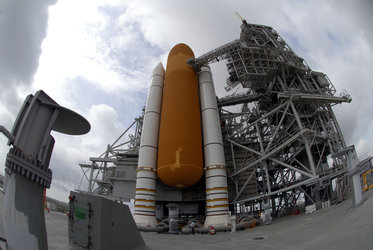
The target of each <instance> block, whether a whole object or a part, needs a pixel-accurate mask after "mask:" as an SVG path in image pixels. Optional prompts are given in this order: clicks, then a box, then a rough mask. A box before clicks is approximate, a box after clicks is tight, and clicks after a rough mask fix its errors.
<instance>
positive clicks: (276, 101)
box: [189, 21, 351, 214]
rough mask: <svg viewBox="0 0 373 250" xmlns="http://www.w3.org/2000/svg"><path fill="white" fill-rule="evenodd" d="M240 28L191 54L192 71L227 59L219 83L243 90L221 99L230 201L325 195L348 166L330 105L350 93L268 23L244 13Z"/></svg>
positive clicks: (282, 206)
mask: <svg viewBox="0 0 373 250" xmlns="http://www.w3.org/2000/svg"><path fill="white" fill-rule="evenodd" d="M241 29H242V30H241V36H240V39H238V40H235V41H233V42H231V43H228V44H226V45H224V46H221V47H219V48H217V49H215V50H213V51H211V52H208V53H206V54H205V55H202V56H201V57H199V58H196V59H192V60H190V61H189V63H190V64H191V65H192V66H193V67H194V68H195V70H196V71H198V69H199V68H200V67H201V66H202V65H206V64H210V63H213V62H218V61H221V60H225V61H226V66H227V70H228V73H229V77H228V79H227V86H226V87H225V89H226V90H227V91H229V90H231V89H232V88H233V87H235V86H237V85H238V84H241V85H242V87H243V88H244V89H245V90H246V92H245V93H242V94H239V95H230V96H226V97H224V98H221V99H220V100H219V107H220V118H221V122H222V127H223V134H224V138H225V154H226V159H227V171H228V178H229V182H230V195H231V196H230V203H231V204H232V205H233V206H232V207H233V208H235V209H236V212H237V211H241V212H242V211H245V209H243V208H247V207H248V206H251V207H252V206H254V205H255V204H258V205H260V207H263V205H265V204H264V203H267V206H268V205H269V200H271V201H272V202H271V203H272V208H273V213H274V214H277V213H279V212H280V210H289V208H291V207H292V206H294V205H295V204H296V201H297V199H298V198H299V197H300V196H301V194H303V195H304V196H305V199H306V201H307V202H309V203H316V202H318V201H322V200H323V199H327V198H330V197H329V196H330V194H331V193H330V191H331V185H330V183H331V180H332V179H334V178H337V179H338V181H337V183H344V184H345V185H343V187H345V186H346V183H345V182H346V180H345V178H344V173H345V172H346V167H347V162H346V155H344V154H342V155H341V154H336V153H337V152H339V151H341V150H342V149H344V148H346V145H345V142H344V139H343V136H342V133H341V130H340V128H339V126H338V123H337V120H336V118H335V116H334V113H333V110H332V106H333V105H335V104H339V103H342V102H350V101H351V98H350V97H349V96H348V95H346V94H344V95H342V96H335V93H336V90H335V88H334V86H333V84H332V83H331V82H330V80H329V79H328V77H327V76H326V75H325V74H323V73H320V72H314V71H312V70H311V69H310V68H309V67H308V66H307V64H306V63H305V62H304V60H303V59H302V58H300V57H298V56H297V55H296V54H295V53H294V52H293V51H292V50H291V48H290V47H289V46H288V45H287V43H286V42H285V41H284V40H283V39H282V38H281V37H280V36H279V35H278V34H277V32H276V31H275V30H274V29H272V28H271V27H267V26H263V25H254V24H248V23H246V21H243V24H242V26H241ZM334 155H338V157H334ZM328 159H330V160H329V161H332V162H328ZM341 187H342V185H340V189H339V191H340V193H344V192H342V191H341ZM250 210H252V208H251V209H250Z"/></svg>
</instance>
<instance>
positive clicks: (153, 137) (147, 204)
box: [134, 63, 165, 227]
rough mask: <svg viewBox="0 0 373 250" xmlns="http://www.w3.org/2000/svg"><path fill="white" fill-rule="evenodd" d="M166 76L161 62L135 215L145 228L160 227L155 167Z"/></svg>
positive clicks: (145, 131) (148, 114)
mask: <svg viewBox="0 0 373 250" xmlns="http://www.w3.org/2000/svg"><path fill="white" fill-rule="evenodd" d="M164 75H165V71H164V68H163V65H162V63H159V64H158V65H157V66H156V67H155V68H154V70H153V72H152V80H151V84H150V87H149V94H148V99H147V103H146V108H145V115H144V121H143V126H142V134H141V142H140V152H139V161H138V165H137V178H136V195H135V212H134V219H135V222H136V224H137V225H138V226H142V227H152V226H155V225H156V224H157V219H156V217H155V203H156V201H155V195H156V164H157V152H158V134H159V121H160V115H161V104H162V103H161V102H162V93H163V82H164Z"/></svg>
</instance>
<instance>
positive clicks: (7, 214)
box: [3, 90, 90, 250]
mask: <svg viewBox="0 0 373 250" xmlns="http://www.w3.org/2000/svg"><path fill="white" fill-rule="evenodd" d="M51 130H55V131H58V132H61V133H66V134H72V135H79V134H85V133H87V132H88V131H89V130H90V125H89V123H88V121H87V120H85V119H84V118H83V117H81V116H80V115H78V114H76V113H75V112H73V111H70V110H68V109H66V108H64V107H61V106H60V105H58V104H57V103H56V102H55V101H54V100H53V99H52V98H50V97H49V96H48V95H47V94H45V93H44V92H43V91H41V90H40V91H38V92H36V93H35V96H33V95H29V96H28V97H27V98H26V100H25V102H24V103H23V106H22V108H21V110H20V112H19V113H18V117H17V120H16V122H15V123H14V126H13V130H12V134H10V133H9V132H7V131H6V132H7V133H6V135H7V137H8V138H9V139H10V144H11V145H13V147H11V148H10V150H9V153H8V154H7V158H6V162H5V166H6V168H5V172H6V175H5V178H6V182H5V185H4V190H5V198H4V207H3V209H4V213H3V216H4V217H3V218H4V233H5V237H6V239H7V244H8V248H9V249H43V250H44V249H48V243H47V232H46V226H45V217H44V206H43V197H44V190H45V188H49V187H50V184H51V181H52V171H51V170H50V169H49V162H50V159H51V155H52V151H53V147H54V142H55V141H54V138H53V137H52V136H51V135H50V132H51Z"/></svg>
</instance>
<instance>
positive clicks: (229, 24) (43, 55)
mask: <svg viewBox="0 0 373 250" xmlns="http://www.w3.org/2000/svg"><path fill="white" fill-rule="evenodd" d="M235 11H238V12H239V13H240V14H241V16H243V17H244V18H246V20H247V21H248V22H249V23H257V24H264V25H269V26H272V27H273V28H275V29H276V30H277V31H278V32H279V34H280V35H281V36H282V37H283V38H284V39H285V40H286V41H287V42H288V44H289V45H290V46H291V47H292V48H293V49H294V50H295V52H296V53H297V54H298V55H299V56H301V57H303V58H304V59H305V60H306V61H307V63H308V64H309V65H310V67H311V68H312V69H313V70H317V71H322V72H324V73H326V74H327V75H328V76H329V78H330V79H331V81H332V82H333V84H334V85H335V87H336V88H337V90H338V92H342V91H343V90H345V91H347V92H348V93H349V94H350V95H351V96H352V98H353V101H352V103H351V104H342V105H340V106H336V107H335V108H334V110H335V113H336V116H337V119H338V120H339V123H340V126H341V127H342V130H343V132H344V136H345V140H346V142H347V144H348V145H350V144H355V145H356V147H357V151H358V155H359V156H360V157H361V158H364V157H367V156H369V155H373V143H372V141H373V83H372V79H373V30H372V29H373V16H372V15H371V13H372V11H373V3H372V1H370V0H356V1H354V0H334V1H332V0H326V1H311V0H301V1H291V0H285V1H276V0H273V1H270V0H265V1H256V0H232V1H223V0H190V1H175V0H158V1H156V0H148V1H146V0H136V1H125V0H121V1H114V0H113V1H103V0H64V1H62V0H60V1H57V0H23V1H21V0H0V87H1V91H0V124H1V125H4V126H6V127H7V128H8V129H9V130H10V129H11V128H12V124H13V122H14V120H15V118H16V115H17V113H18V111H19V109H20V107H21V105H22V103H23V100H24V98H25V97H26V96H27V95H28V94H30V93H34V92H35V91H37V90H39V89H43V90H44V91H45V92H46V93H47V94H49V95H50V96H51V97H52V98H53V99H54V100H55V101H57V102H58V103H59V104H60V105H63V106H65V107H68V108H70V109H73V110H75V111H77V112H78V113H80V114H82V115H83V116H84V117H86V118H87V119H88V120H89V121H90V123H91V126H92V130H91V132H90V133H89V134H87V135H84V136H76V137H72V136H67V135H62V134H59V133H55V132H53V136H54V137H55V139H56V144H55V148H54V152H53V156H52V161H51V164H50V167H51V169H52V171H53V181H52V187H51V189H50V190H48V195H49V196H51V197H53V198H56V199H60V200H65V201H66V200H67V196H68V192H69V190H72V189H75V188H77V187H78V185H79V182H80V179H81V177H82V172H81V170H80V168H79V166H78V163H80V162H83V161H88V158H89V157H90V156H98V155H100V154H101V153H102V152H103V151H104V150H105V148H106V145H107V144H109V143H112V142H113V141H114V140H115V139H116V138H117V137H118V136H119V135H120V134H121V133H122V132H123V130H124V129H125V128H127V127H128V126H129V125H130V124H131V123H132V122H133V119H134V118H135V117H137V116H139V115H140V113H141V109H142V107H143V105H144V103H145V99H146V95H147V86H148V84H149V79H150V74H151V70H152V68H153V67H154V66H155V65H156V64H157V63H158V62H159V61H161V62H163V64H164V65H165V64H166V58H167V53H168V51H169V50H170V49H171V48H172V47H173V46H174V45H175V44H177V43H180V42H183V43H186V44H188V45H189V46H190V47H191V48H192V49H193V50H194V53H195V55H196V56H199V55H202V54H203V53H205V52H208V51H209V50H212V49H214V48H216V47H218V46H220V45H223V44H225V43H227V42H229V41H232V40H234V39H237V38H238V37H239V33H240V21H239V20H238V18H237V17H236V16H234V12H235ZM213 73H214V79H215V85H216V88H217V92H218V94H219V95H220V96H223V95H225V92H224V89H223V87H224V81H225V76H226V72H225V70H224V64H223V63H221V64H217V65H214V67H213ZM6 142H7V140H6V138H5V136H3V135H0V161H1V162H5V155H6V152H7V151H8V146H6ZM0 173H4V168H0Z"/></svg>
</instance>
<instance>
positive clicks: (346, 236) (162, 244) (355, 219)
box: [0, 190, 373, 250]
mask: <svg viewBox="0 0 373 250" xmlns="http://www.w3.org/2000/svg"><path fill="white" fill-rule="evenodd" d="M3 196H4V194H3V193H2V192H0V208H2V202H3ZM364 199H366V200H365V201H364V203H363V204H362V205H361V206H359V207H356V208H353V207H352V200H347V201H344V202H342V203H340V204H337V205H333V206H331V207H328V208H324V209H321V210H317V211H316V212H314V213H312V214H307V215H306V214H300V215H294V216H287V217H281V218H278V219H274V220H273V221H272V222H273V223H272V225H268V226H258V227H256V228H255V229H252V230H243V231H238V232H236V233H234V234H232V233H230V232H226V233H221V232H218V233H217V234H216V235H208V234H203V235H202V234H201V235H199V234H196V235H170V234H157V233H146V232H142V233H141V234H142V237H143V239H144V241H145V242H146V245H147V247H145V248H143V249H188V250H189V249H248V248H256V249H371V247H372V245H373V238H372V237H371V235H372V230H373V217H372V214H373V190H369V191H367V192H365V193H364ZM1 214H2V213H1ZM0 223H1V224H0V225H1V226H0V236H1V237H4V233H3V228H2V216H1V218H0ZM46 225H47V232H48V244H49V249H56V250H58V249H61V250H62V249H77V248H72V247H70V246H69V244H68V237H67V216H66V215H65V214H62V213H58V212H53V211H51V212H50V213H47V212H46Z"/></svg>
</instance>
